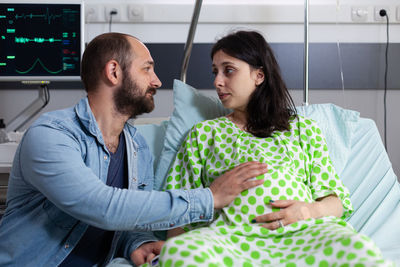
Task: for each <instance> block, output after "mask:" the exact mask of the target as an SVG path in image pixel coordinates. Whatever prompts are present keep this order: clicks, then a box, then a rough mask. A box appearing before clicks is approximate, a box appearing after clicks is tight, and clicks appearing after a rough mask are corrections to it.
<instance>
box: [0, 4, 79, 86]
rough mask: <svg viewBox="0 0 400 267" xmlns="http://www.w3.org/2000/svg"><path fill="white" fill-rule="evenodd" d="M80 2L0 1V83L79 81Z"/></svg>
mask: <svg viewBox="0 0 400 267" xmlns="http://www.w3.org/2000/svg"><path fill="white" fill-rule="evenodd" d="M83 14H84V13H83V3H82V2H81V1H74V0H72V1H68V2H61V1H52V2H49V1H43V0H42V1H40V0H39V1H35V2H29V0H28V1H15V0H14V1H8V2H7V1H3V0H0V51H1V53H0V81H69V80H79V79H80V77H79V76H80V61H81V56H82V53H83V49H84V42H83V25H84V24H83Z"/></svg>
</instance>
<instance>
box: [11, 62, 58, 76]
mask: <svg viewBox="0 0 400 267" xmlns="http://www.w3.org/2000/svg"><path fill="white" fill-rule="evenodd" d="M38 63H39V64H40V65H41V66H42V68H43V69H45V70H46V71H47V72H48V73H51V74H58V73H60V72H62V68H61V69H60V70H56V71H51V70H49V69H48V68H46V66H45V65H44V64H43V63H42V61H41V60H40V59H39V58H38V59H36V60H35V62H34V63H33V65H32V67H30V68H29V69H27V70H26V71H20V70H17V69H15V71H16V72H18V73H19V74H27V73H28V72H30V71H31V70H32V69H33V68H34V67H35V66H36V64H38Z"/></svg>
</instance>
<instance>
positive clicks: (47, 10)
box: [15, 8, 63, 24]
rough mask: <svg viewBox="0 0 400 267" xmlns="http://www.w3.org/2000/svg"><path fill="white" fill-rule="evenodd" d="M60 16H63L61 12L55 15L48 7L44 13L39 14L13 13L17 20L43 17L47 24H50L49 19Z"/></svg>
mask: <svg viewBox="0 0 400 267" xmlns="http://www.w3.org/2000/svg"><path fill="white" fill-rule="evenodd" d="M62 16H63V15H62V14H57V15H53V14H50V12H49V8H46V13H45V14H40V15H35V14H32V13H30V14H27V15H25V14H21V15H18V14H15V19H16V20H18V19H27V18H30V19H34V18H43V19H45V20H47V23H48V24H50V22H51V20H56V19H58V18H61V17H62Z"/></svg>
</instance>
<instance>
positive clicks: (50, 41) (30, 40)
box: [15, 37, 62, 44]
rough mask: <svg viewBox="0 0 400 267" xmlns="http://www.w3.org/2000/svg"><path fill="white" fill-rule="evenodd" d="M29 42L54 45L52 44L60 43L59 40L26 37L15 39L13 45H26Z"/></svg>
mask: <svg viewBox="0 0 400 267" xmlns="http://www.w3.org/2000/svg"><path fill="white" fill-rule="evenodd" d="M29 42H35V43H45V42H49V43H54V42H62V40H61V39H55V38H48V39H46V38H41V37H34V38H26V37H15V43H17V44H26V43H29Z"/></svg>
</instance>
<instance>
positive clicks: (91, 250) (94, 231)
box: [59, 132, 128, 267]
mask: <svg viewBox="0 0 400 267" xmlns="http://www.w3.org/2000/svg"><path fill="white" fill-rule="evenodd" d="M110 154H111V157H110V165H109V167H108V174H107V185H109V186H113V187H117V188H128V179H127V177H128V175H127V173H128V170H127V166H128V163H127V158H126V146H125V136H124V132H122V133H121V134H120V136H119V144H118V148H117V151H116V152H115V153H110ZM113 237H114V231H105V230H102V229H99V228H96V227H94V226H89V227H88V229H87V230H86V232H85V234H84V235H83V236H82V238H81V240H80V241H79V243H78V244H77V245H76V247H75V248H74V249H73V250H72V251H71V253H70V254H69V255H68V257H67V258H65V260H64V261H63V262H62V263H61V264H60V265H59V266H60V267H67V266H71V267H72V266H80V267H82V266H93V265H94V264H96V263H100V262H102V261H103V260H104V259H105V257H106V256H107V254H108V251H109V250H110V247H111V242H112V239H113Z"/></svg>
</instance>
